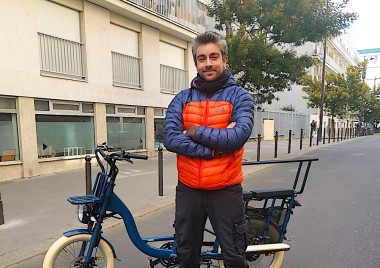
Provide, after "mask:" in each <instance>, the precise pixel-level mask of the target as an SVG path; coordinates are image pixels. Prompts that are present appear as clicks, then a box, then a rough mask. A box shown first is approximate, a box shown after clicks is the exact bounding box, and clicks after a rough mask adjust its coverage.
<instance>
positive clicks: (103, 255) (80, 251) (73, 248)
mask: <svg viewBox="0 0 380 268" xmlns="http://www.w3.org/2000/svg"><path fill="white" fill-rule="evenodd" d="M90 240H91V235H89V234H78V235H74V236H70V237H66V236H62V237H61V238H60V239H58V240H57V241H56V242H55V243H54V244H53V245H52V246H51V247H50V249H49V250H48V252H47V253H46V256H45V258H44V263H43V268H54V267H64V268H69V267H78V268H80V267H83V266H82V263H83V260H84V257H85V256H86V254H87V250H88V246H89V242H90ZM114 266H115V262H114V256H113V253H112V249H111V247H110V246H109V245H108V244H107V243H106V242H105V241H104V240H103V239H100V241H99V245H98V247H96V248H94V250H93V253H92V258H91V266H90V267H103V268H114Z"/></svg>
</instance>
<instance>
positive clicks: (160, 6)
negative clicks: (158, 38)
mask: <svg viewBox="0 0 380 268" xmlns="http://www.w3.org/2000/svg"><path fill="white" fill-rule="evenodd" d="M121 1H123V2H130V3H133V4H135V5H136V6H138V7H142V8H144V9H148V10H150V11H152V12H153V13H155V14H157V15H159V16H162V17H165V18H167V19H169V20H171V21H174V22H177V23H179V24H181V25H183V26H185V27H187V28H189V29H191V30H193V31H196V32H204V31H205V30H212V29H214V26H215V20H214V19H213V18H211V17H209V16H207V7H206V5H205V4H204V3H202V2H201V1H199V0H181V1H178V0H121Z"/></svg>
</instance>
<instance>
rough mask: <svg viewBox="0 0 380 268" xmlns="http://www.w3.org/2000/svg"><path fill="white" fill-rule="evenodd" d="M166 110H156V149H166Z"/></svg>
mask: <svg viewBox="0 0 380 268" xmlns="http://www.w3.org/2000/svg"><path fill="white" fill-rule="evenodd" d="M165 114H166V109H162V108H155V109H154V147H155V148H158V147H164V144H163V142H164V137H163V129H164V121H165Z"/></svg>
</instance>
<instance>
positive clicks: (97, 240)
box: [43, 144, 318, 268]
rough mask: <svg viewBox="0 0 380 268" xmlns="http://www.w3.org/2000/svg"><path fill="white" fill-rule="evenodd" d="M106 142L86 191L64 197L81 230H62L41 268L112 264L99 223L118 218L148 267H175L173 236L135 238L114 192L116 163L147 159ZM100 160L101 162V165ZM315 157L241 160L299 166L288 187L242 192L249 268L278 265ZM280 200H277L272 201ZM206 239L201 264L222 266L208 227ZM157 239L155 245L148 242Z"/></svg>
mask: <svg viewBox="0 0 380 268" xmlns="http://www.w3.org/2000/svg"><path fill="white" fill-rule="evenodd" d="M111 149H112V148H111V147H109V146H107V145H106V144H102V145H98V146H97V149H96V151H95V157H96V159H97V162H98V164H99V166H100V168H101V172H99V173H98V174H97V176H96V180H95V181H94V185H93V189H92V193H91V194H88V195H84V196H72V197H69V198H68V199H67V200H68V201H69V202H70V203H71V204H73V205H77V206H78V209H77V212H78V219H79V221H80V222H81V223H83V224H86V225H87V228H83V229H74V230H70V231H67V232H65V233H64V234H63V236H62V237H61V238H59V239H58V240H57V241H56V242H55V243H54V244H53V245H52V246H51V247H50V249H49V250H48V252H47V253H46V256H45V258H44V262H43V268H53V267H61V268H62V267H65V268H66V267H78V268H80V267H83V268H89V267H106V268H113V267H114V266H115V259H116V260H117V257H116V251H115V249H114V247H113V245H112V244H111V242H110V241H108V240H107V239H106V238H105V237H104V236H103V235H102V224H103V221H104V220H105V219H106V218H109V217H115V218H120V219H122V220H123V221H124V224H125V227H126V230H127V233H128V236H129V238H130V239H131V241H132V242H133V244H134V245H135V246H136V247H137V248H138V249H139V250H140V251H141V252H143V253H145V254H146V255H148V256H149V263H150V267H155V266H156V265H158V264H161V265H162V266H164V267H177V266H178V265H179V264H178V261H177V258H176V257H177V255H176V242H175V237H174V235H170V236H158V237H147V238H143V237H141V236H140V234H139V232H138V229H137V227H136V223H135V221H134V218H133V216H132V214H131V212H130V211H129V209H128V207H127V206H126V205H125V204H124V203H123V201H122V200H120V198H119V197H118V196H117V195H116V194H115V193H114V187H115V181H116V178H117V174H118V172H119V169H118V168H117V166H116V163H117V162H118V161H127V162H131V163H132V160H131V159H145V160H146V159H147V158H148V157H147V156H142V155H136V154H131V153H128V152H125V151H120V152H112V150H111ZM102 159H103V160H104V161H105V162H106V163H107V169H106V168H105V167H104V165H103V161H102ZM316 160H318V159H298V160H278V161H276V160H275V161H261V162H246V163H244V164H245V165H251V164H252V165H256V164H275V163H288V162H299V170H298V172H297V176H296V180H295V184H294V187H293V189H272V190H259V191H250V192H245V193H244V199H245V204H246V219H247V223H248V234H247V239H248V244H249V246H248V248H247V251H246V258H247V261H248V263H249V265H250V267H280V265H281V263H282V260H283V256H284V251H287V250H289V248H290V247H289V245H287V244H285V243H283V240H284V239H285V233H286V227H287V223H288V221H289V218H290V215H291V214H292V212H293V209H294V208H295V207H296V206H297V205H298V203H297V202H296V200H295V197H296V196H297V194H300V193H302V191H303V189H304V187H305V183H306V178H307V176H308V172H309V169H310V165H311V162H312V161H316ZM304 162H307V163H308V165H307V168H306V172H305V175H304V179H303V183H302V188H301V191H296V190H295V189H296V186H297V182H298V177H299V176H300V172H301V167H302V164H303V163H304ZM279 200H280V201H281V203H280V204H278V202H277V201H279ZM252 201H255V202H256V201H257V202H263V205H262V206H261V207H260V208H254V207H252V206H251V205H250V204H251V202H252ZM205 232H207V233H209V234H211V235H212V236H213V237H214V238H213V239H212V241H204V248H205V249H204V250H203V247H202V253H201V264H203V265H205V266H207V267H224V265H223V255H222V253H221V251H222V249H221V248H220V246H219V243H218V239H217V237H216V236H215V233H214V232H213V230H211V229H208V228H206V229H205ZM153 242H163V244H162V246H161V247H154V246H151V245H150V244H149V243H153Z"/></svg>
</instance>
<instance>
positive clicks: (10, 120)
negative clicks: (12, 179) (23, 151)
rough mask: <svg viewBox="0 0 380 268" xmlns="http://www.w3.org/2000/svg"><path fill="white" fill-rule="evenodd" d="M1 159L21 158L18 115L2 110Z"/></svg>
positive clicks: (4, 160)
mask: <svg viewBox="0 0 380 268" xmlns="http://www.w3.org/2000/svg"><path fill="white" fill-rule="evenodd" d="M0 141H1V142H0V161H1V162H6V161H14V160H20V156H19V155H20V154H19V149H18V135H17V116H16V114H14V113H1V112H0Z"/></svg>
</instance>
